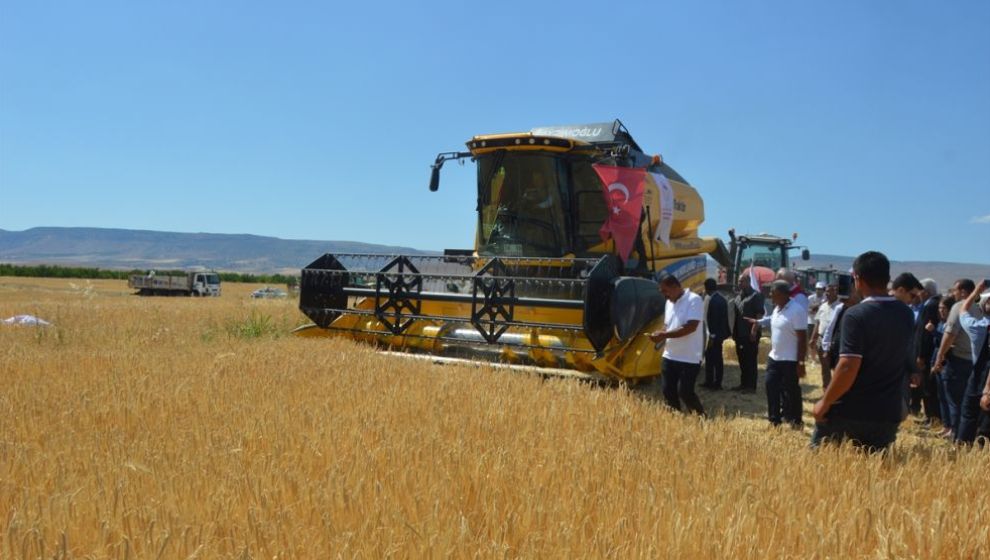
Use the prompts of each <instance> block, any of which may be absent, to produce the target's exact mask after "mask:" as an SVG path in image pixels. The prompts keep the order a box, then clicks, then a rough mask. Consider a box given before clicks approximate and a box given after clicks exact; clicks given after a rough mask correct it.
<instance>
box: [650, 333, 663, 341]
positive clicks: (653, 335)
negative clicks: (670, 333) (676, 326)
mask: <svg viewBox="0 0 990 560" xmlns="http://www.w3.org/2000/svg"><path fill="white" fill-rule="evenodd" d="M650 340H652V341H653V342H663V341H664V340H667V333H665V332H664V331H656V332H651V333H650Z"/></svg>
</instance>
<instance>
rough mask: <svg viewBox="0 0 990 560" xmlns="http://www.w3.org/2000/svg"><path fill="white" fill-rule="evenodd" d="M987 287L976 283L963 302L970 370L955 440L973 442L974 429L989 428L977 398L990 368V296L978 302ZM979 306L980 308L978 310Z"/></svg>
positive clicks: (961, 314)
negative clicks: (970, 355) (969, 346)
mask: <svg viewBox="0 0 990 560" xmlns="http://www.w3.org/2000/svg"><path fill="white" fill-rule="evenodd" d="M988 287H990V286H987V281H986V280H984V281H983V282H980V283H979V284H977V285H976V289H975V290H973V293H971V294H969V297H968V298H966V301H964V302H963V305H962V310H961V313H960V316H959V322H960V323H961V324H962V327H963V328H964V329H965V330H966V334H967V335H968V336H969V341H970V343H971V344H972V348H973V352H972V354H973V373H971V374H970V376H969V380H968V381H967V383H966V392H965V394H964V395H963V401H962V406H961V407H960V408H961V409H960V412H959V430H958V431H957V432H956V442H959V443H973V441H975V440H976V436H977V433H978V432H980V433H983V435H984V437H986V432H988V431H990V426H988V424H990V418H988V416H987V414H986V413H985V412H983V411H981V410H980V400H981V399H982V398H983V397H984V396H986V395H985V393H986V391H985V390H984V387H986V384H987V373H988V370H990V340H988V338H990V336H988V334H990V332H988V329H990V298H987V299H986V300H985V301H984V302H983V303H982V305H981V304H980V303H977V302H978V301H979V299H980V294H982V293H983V292H984V291H985V290H986V289H987V288H988ZM981 310H982V312H981Z"/></svg>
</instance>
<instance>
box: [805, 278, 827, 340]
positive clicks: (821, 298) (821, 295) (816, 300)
mask: <svg viewBox="0 0 990 560" xmlns="http://www.w3.org/2000/svg"><path fill="white" fill-rule="evenodd" d="M823 303H825V282H822V281H821V280H819V281H817V282H815V293H813V294H811V295H810V296H808V332H809V333H810V332H811V328H812V327H813V326H814V324H815V317H817V315H818V310H819V309H820V308H821V305H822V304H823Z"/></svg>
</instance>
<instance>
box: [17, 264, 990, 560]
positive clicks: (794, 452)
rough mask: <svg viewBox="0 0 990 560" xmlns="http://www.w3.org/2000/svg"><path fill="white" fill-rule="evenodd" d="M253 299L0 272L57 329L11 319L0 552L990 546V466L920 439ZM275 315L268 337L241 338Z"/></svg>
mask: <svg viewBox="0 0 990 560" xmlns="http://www.w3.org/2000/svg"><path fill="white" fill-rule="evenodd" d="M77 284H80V283H79V282H77ZM249 288H250V287H247V286H244V287H238V286H225V290H226V292H225V295H224V296H223V297H221V298H219V299H214V300H194V299H152V298H139V297H131V296H126V295H125V294H126V290H125V289H124V287H123V285H122V283H116V282H96V283H93V284H90V285H88V286H87V287H86V288H85V289H81V288H79V287H78V286H76V287H75V288H72V287H70V286H69V283H68V282H67V281H64V280H63V281H55V280H49V281H39V280H32V281H27V280H19V279H9V278H0V317H6V316H9V315H13V314H15V313H23V312H28V313H33V314H36V315H39V316H42V317H44V318H46V319H49V320H52V321H53V322H55V324H56V326H55V327H53V328H49V329H43V330H39V329H34V328H24V327H20V328H9V327H8V328H0V387H2V392H0V422H2V427H0V433H2V434H3V438H2V442H0V512H2V513H3V514H4V517H3V520H4V526H3V527H2V532H0V540H2V546H0V556H2V557H3V558H38V557H93V558H123V557H131V558H155V557H161V558H187V557H190V556H194V557H198V558H212V557H232V556H242V555H246V556H248V557H254V558H262V557H264V558H274V557H276V556H277V557H278V558H322V557H336V556H339V557H346V558H351V557H362V558H381V557H390V556H391V557H400V558H404V557H424V556H426V557H433V556H455V557H464V556H472V557H473V556H483V557H557V558H564V557H566V558H575V557H644V558H664V557H676V558H727V557H737V558H749V557H761V558H763V557H767V556H770V557H788V556H791V557H802V558H826V557H833V558H844V557H850V558H859V557H878V558H879V557H882V558H887V557H914V558H976V557H987V553H988V551H990V534H988V530H990V529H988V525H990V498H988V496H990V492H988V490H987V480H988V469H990V452H981V451H978V450H955V449H953V448H951V447H950V446H948V445H946V444H944V443H940V442H937V441H933V440H931V439H923V438H921V437H918V436H917V435H914V434H908V435H907V436H906V437H905V438H902V441H901V443H900V444H899V445H898V448H897V449H896V451H895V452H894V453H892V454H891V455H890V456H889V457H887V458H886V459H882V458H880V457H867V456H862V455H860V454H857V453H855V452H854V451H853V450H851V449H848V448H841V449H829V450H826V451H824V452H819V453H813V452H810V451H808V450H807V449H806V444H807V439H806V436H803V435H799V434H797V433H793V432H788V431H784V432H781V431H776V430H767V429H766V428H764V426H763V424H764V421H763V420H761V419H760V418H761V415H760V414H759V413H758V412H752V413H748V412H747V413H743V414H736V415H733V414H732V413H733V412H740V409H739V408H735V409H733V402H734V401H731V400H725V401H723V402H722V403H721V404H722V407H723V408H725V409H726V410H727V411H728V413H729V414H726V415H717V416H716V417H715V418H713V419H711V420H707V421H701V420H698V419H694V418H690V417H684V416H680V415H678V414H672V413H670V412H668V411H666V410H664V409H663V408H662V406H661V405H660V404H659V402H658V400H657V399H656V398H655V389H652V388H647V389H644V390H635V391H629V390H625V389H614V388H605V389H603V388H596V387H593V386H590V385H587V384H583V383H579V382H574V381H569V380H558V379H550V380H543V379H540V378H536V377H531V376H526V375H512V374H508V373H501V372H494V371H492V370H490V369H488V368H469V367H440V366H432V365H423V364H419V363H416V364H413V363H409V362H406V361H400V360H396V359H394V358H389V357H385V356H382V355H379V354H376V353H374V352H372V351H371V350H369V349H368V348H365V347H363V346H358V345H355V344H352V343H348V342H345V341H328V340H302V339H295V338H292V337H290V336H279V335H280V334H283V333H284V332H285V331H286V330H288V329H289V328H291V327H292V326H294V325H295V324H296V323H297V322H300V321H301V318H300V316H299V314H298V312H297V311H296V310H295V309H294V308H293V303H292V302H291V301H290V302H274V301H263V302H251V301H247V300H246V294H247V293H248V292H249V291H250V290H249ZM241 292H243V293H241ZM252 314H253V315H252ZM259 314H260V315H262V316H264V317H267V318H268V319H266V322H267V323H270V324H272V325H275V326H276V327H277V329H275V330H273V331H271V332H268V333H262V334H261V335H260V336H256V335H257V333H254V331H253V330H251V329H247V330H245V329H238V328H236V327H237V326H238V325H239V324H242V323H243V322H245V321H252V320H256V319H251V317H258V316H259ZM245 332H252V333H254V334H252V335H251V336H245V335H244V334H243V333H245ZM809 391H810V390H809ZM706 397H710V395H704V394H703V398H706ZM736 398H738V397H736ZM747 398H749V399H751V400H752V401H755V402H756V405H757V406H755V407H754V409H753V410H760V406H759V405H760V403H761V402H762V401H761V398H760V397H759V396H751V397H747ZM709 400H710V399H709Z"/></svg>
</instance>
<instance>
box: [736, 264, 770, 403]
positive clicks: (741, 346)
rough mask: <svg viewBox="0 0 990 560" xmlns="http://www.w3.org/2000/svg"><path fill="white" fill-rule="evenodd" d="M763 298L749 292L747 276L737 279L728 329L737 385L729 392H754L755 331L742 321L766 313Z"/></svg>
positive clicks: (757, 340) (757, 347)
mask: <svg viewBox="0 0 990 560" xmlns="http://www.w3.org/2000/svg"><path fill="white" fill-rule="evenodd" d="M763 300H764V298H763V294H761V293H760V292H758V291H756V290H754V289H753V287H752V286H751V285H750V283H749V274H743V275H742V276H740V277H739V295H737V296H736V297H735V298H733V300H732V302H731V303H730V304H729V316H730V317H731V318H730V320H729V325H730V326H731V327H732V340H733V341H734V342H735V343H736V357H737V358H738V359H739V372H740V375H739V385H737V386H735V387H733V388H732V390H733V391H742V392H744V393H755V392H756V376H757V358H758V357H759V352H760V331H759V327H757V330H756V331H755V333H754V331H753V325H752V324H751V323H749V322H747V321H746V319H747V318H748V319H759V318H760V317H762V316H763V315H764V314H765V313H766V308H765V307H764V306H763Z"/></svg>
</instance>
